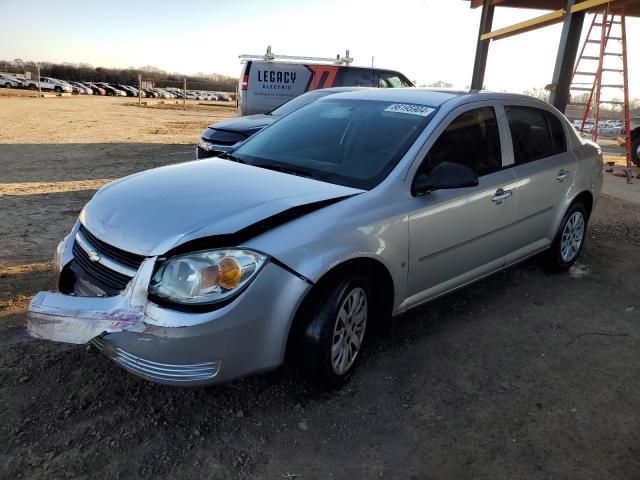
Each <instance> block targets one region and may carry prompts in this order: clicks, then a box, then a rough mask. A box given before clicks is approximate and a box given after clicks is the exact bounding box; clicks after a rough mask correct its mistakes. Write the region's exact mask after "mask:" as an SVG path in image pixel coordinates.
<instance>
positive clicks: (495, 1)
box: [471, 0, 640, 17]
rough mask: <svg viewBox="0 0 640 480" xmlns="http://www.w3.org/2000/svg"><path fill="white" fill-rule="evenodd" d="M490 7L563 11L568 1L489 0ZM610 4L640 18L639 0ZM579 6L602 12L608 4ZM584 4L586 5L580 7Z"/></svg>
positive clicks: (474, 0) (475, 0)
mask: <svg viewBox="0 0 640 480" xmlns="http://www.w3.org/2000/svg"><path fill="white" fill-rule="evenodd" d="M483 3H484V2H483V0H471V8H477V7H481V6H482V4H483ZM488 3H489V5H496V6H500V7H513V8H532V9H538V10H561V9H563V8H565V6H566V5H567V2H566V0H489V1H488ZM608 3H609V6H610V7H611V8H619V7H624V13H625V15H626V16H628V17H640V2H639V1H638V0H612V1H610V2H608ZM576 4H577V6H584V7H586V8H585V9H587V10H602V9H603V8H605V7H606V2H605V3H604V4H603V2H598V1H595V2H594V1H593V0H578V1H577V2H576ZM580 4H584V5H580Z"/></svg>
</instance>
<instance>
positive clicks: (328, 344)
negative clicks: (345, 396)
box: [300, 275, 371, 388]
mask: <svg viewBox="0 0 640 480" xmlns="http://www.w3.org/2000/svg"><path fill="white" fill-rule="evenodd" d="M370 303H371V302H370V288H369V285H368V281H367V279H366V277H364V276H361V275H353V276H348V277H346V278H342V279H340V280H338V281H337V282H335V283H334V284H333V285H332V286H329V287H328V288H326V289H325V290H324V292H323V294H321V295H319V296H318V298H317V302H315V305H314V306H313V307H312V308H311V310H310V312H309V313H310V316H311V318H310V320H309V323H308V324H307V326H306V328H305V330H304V334H303V344H304V345H303V348H302V349H301V357H302V358H301V359H300V360H301V361H302V363H303V367H304V369H305V370H306V371H307V373H308V376H309V377H310V378H311V380H312V381H314V382H315V383H317V384H319V385H321V386H323V387H328V388H336V387H339V386H341V385H343V384H344V383H345V382H346V381H347V380H348V379H349V378H350V377H351V374H352V373H353V370H354V368H355V364H356V360H357V358H358V354H359V353H360V351H361V348H362V345H363V342H364V339H365V333H366V331H367V320H368V319H369V306H370Z"/></svg>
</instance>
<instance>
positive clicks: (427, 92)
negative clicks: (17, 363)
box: [320, 87, 535, 107]
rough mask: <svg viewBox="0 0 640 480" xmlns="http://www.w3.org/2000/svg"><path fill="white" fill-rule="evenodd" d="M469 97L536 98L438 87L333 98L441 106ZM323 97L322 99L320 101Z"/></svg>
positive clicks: (367, 91)
mask: <svg viewBox="0 0 640 480" xmlns="http://www.w3.org/2000/svg"><path fill="white" fill-rule="evenodd" d="M461 97H467V99H468V100H469V101H479V100H507V99H509V100H514V99H525V100H535V99H534V98H533V97H529V96H527V95H520V94H515V93H498V92H489V91H485V90H453V89H438V88H413V87H411V88H362V89H358V90H356V91H350V92H344V93H337V94H336V95H332V96H331V98H332V99H336V98H349V99H353V100H382V101H388V102H399V103H417V104H422V105H429V106H432V107H439V106H440V105H442V104H443V103H445V102H448V101H449V100H453V99H456V98H461ZM321 100H323V99H320V101H321Z"/></svg>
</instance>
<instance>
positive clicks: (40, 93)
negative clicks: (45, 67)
mask: <svg viewBox="0 0 640 480" xmlns="http://www.w3.org/2000/svg"><path fill="white" fill-rule="evenodd" d="M36 75H38V95H39V96H42V86H41V85H40V64H39V63H36Z"/></svg>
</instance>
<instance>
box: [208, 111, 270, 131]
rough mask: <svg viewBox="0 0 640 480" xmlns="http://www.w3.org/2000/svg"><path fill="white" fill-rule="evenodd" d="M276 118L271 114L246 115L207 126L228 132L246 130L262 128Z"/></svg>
mask: <svg viewBox="0 0 640 480" xmlns="http://www.w3.org/2000/svg"><path fill="white" fill-rule="evenodd" d="M277 119H278V117H274V116H273V115H264V114H260V115H248V116H246V117H237V118H232V119H230V120H224V121H222V122H218V123H214V124H213V125H209V128H214V129H216V130H227V131H230V132H245V131H247V130H255V129H258V128H264V127H266V126H267V125H271V124H272V123H273V122H275V121H276V120H277Z"/></svg>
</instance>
